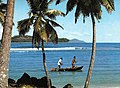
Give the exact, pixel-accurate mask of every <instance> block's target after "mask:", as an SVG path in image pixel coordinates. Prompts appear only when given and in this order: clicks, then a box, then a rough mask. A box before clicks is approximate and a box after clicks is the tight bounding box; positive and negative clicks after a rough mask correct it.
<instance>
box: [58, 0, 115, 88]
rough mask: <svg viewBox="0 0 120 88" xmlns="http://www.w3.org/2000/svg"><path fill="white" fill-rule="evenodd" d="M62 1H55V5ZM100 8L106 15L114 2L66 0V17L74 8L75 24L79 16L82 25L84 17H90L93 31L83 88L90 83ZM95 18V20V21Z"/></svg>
mask: <svg viewBox="0 0 120 88" xmlns="http://www.w3.org/2000/svg"><path fill="white" fill-rule="evenodd" d="M61 1H62V0H56V5H57V4H59V3H60V2H61ZM101 6H104V7H105V8H106V10H107V12H108V13H111V12H112V11H113V10H114V0H68V1H67V4H66V15H67V14H68V13H69V12H71V11H72V10H73V8H74V7H76V11H75V23H77V20H78V18H79V16H80V15H82V16H83V23H85V19H86V17H91V20H92V29H93V39H92V52H91V60H90V65H89V69H88V74H87V77H86V81H85V85H84V88H88V86H89V83H90V78H91V75H92V68H93V66H94V60H95V53H96V22H95V21H96V20H98V21H99V20H100V19H101V16H102V9H101ZM95 18H96V19H95Z"/></svg>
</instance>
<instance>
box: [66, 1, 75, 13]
mask: <svg viewBox="0 0 120 88" xmlns="http://www.w3.org/2000/svg"><path fill="white" fill-rule="evenodd" d="M76 4H77V0H68V2H67V6H66V14H68V12H70V11H72V10H73V8H74V7H75V5H76Z"/></svg>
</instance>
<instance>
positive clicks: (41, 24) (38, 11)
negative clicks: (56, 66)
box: [17, 0, 65, 88]
mask: <svg viewBox="0 0 120 88" xmlns="http://www.w3.org/2000/svg"><path fill="white" fill-rule="evenodd" d="M27 2H28V4H29V6H30V11H29V18H27V19H24V20H21V21H18V27H17V28H18V31H19V35H21V36H24V35H25V34H26V33H27V32H28V31H29V29H30V25H33V29H34V30H33V37H32V45H33V47H34V46H35V47H37V48H38V49H39V46H40V43H42V44H41V46H42V54H43V64H44V69H45V73H46V76H47V83H48V84H47V86H48V87H49V88H50V87H51V85H50V80H49V75H48V70H47V66H46V55H45V51H44V41H46V42H48V41H52V42H53V43H58V35H57V32H56V31H55V29H54V27H56V26H59V27H61V28H62V29H63V27H62V26H60V25H59V24H58V23H56V22H55V21H53V19H56V16H58V15H60V16H65V14H64V13H62V12H61V11H58V10H53V9H48V5H49V4H50V3H51V1H49V2H48V0H27Z"/></svg>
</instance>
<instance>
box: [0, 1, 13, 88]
mask: <svg viewBox="0 0 120 88" xmlns="http://www.w3.org/2000/svg"><path fill="white" fill-rule="evenodd" d="M13 14H14V0H7V14H6V18H5V23H4V26H3V39H2V49H1V52H0V88H8V64H9V52H10V44H11V35H12V26H13Z"/></svg>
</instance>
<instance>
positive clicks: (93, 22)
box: [84, 12, 96, 88]
mask: <svg viewBox="0 0 120 88" xmlns="http://www.w3.org/2000/svg"><path fill="white" fill-rule="evenodd" d="M91 19H92V24H93V43H92V55H91V61H90V65H89V69H88V74H87V78H86V81H85V85H84V88H88V86H89V83H90V78H91V76H92V68H93V66H94V59H95V53H96V28H95V19H94V16H93V13H92V12H91Z"/></svg>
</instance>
